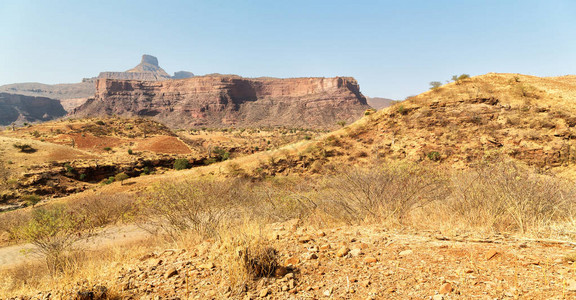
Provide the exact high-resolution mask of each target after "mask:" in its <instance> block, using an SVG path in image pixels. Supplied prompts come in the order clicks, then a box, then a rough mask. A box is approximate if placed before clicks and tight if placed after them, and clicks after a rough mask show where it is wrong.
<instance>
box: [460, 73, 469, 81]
mask: <svg viewBox="0 0 576 300" xmlns="http://www.w3.org/2000/svg"><path fill="white" fill-rule="evenodd" d="M468 78H470V75H468V74H462V75H460V76H458V81H460V80H464V79H468Z"/></svg>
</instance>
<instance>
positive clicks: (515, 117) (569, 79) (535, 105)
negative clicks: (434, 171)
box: [260, 73, 576, 177]
mask: <svg viewBox="0 0 576 300" xmlns="http://www.w3.org/2000/svg"><path fill="white" fill-rule="evenodd" d="M574 126H576V76H564V77H549V78H540V77H534V76H526V75H519V74H495V73H490V74H486V75H482V76H477V77H473V78H469V79H464V80H461V81H458V82H452V83H449V84H446V85H444V86H441V87H439V88H437V89H434V90H430V91H428V92H425V93H422V94H420V95H418V96H414V97H411V98H409V99H407V100H406V101H403V102H400V103H397V104H395V105H393V106H391V107H388V108H385V109H382V110H380V111H378V112H375V113H372V114H369V113H368V112H367V115H366V116H364V117H363V118H362V119H361V120H359V121H357V122H355V123H354V124H351V125H349V126H346V127H345V128H343V129H341V130H338V131H335V132H332V133H330V134H328V135H327V136H325V137H324V138H322V139H319V140H317V141H310V142H309V143H307V144H305V145H302V146H301V147H299V148H298V149H297V150H295V151H291V152H290V153H289V154H287V155H286V160H288V161H294V162H297V163H294V164H292V165H293V166H294V165H302V162H303V164H304V165H305V166H306V168H304V169H302V170H301V171H304V172H306V171H310V170H312V171H314V170H316V169H318V168H319V167H320V165H326V164H330V163H334V164H339V163H343V162H344V163H346V162H348V163H350V164H358V163H373V162H374V161H379V160H392V161H397V160H406V161H412V162H421V163H433V164H441V165H446V166H449V167H450V168H457V169H462V168H465V167H467V166H470V165H472V164H475V163H478V162H481V161H486V160H490V159H494V158H498V157H500V158H501V157H508V158H512V159H514V160H518V161H521V162H524V163H526V164H528V165H531V166H534V167H536V168H538V169H540V170H541V171H547V170H554V171H555V172H556V173H562V174H564V175H566V176H570V177H573V176H575V174H574V170H573V168H572V167H573V166H574V163H575V162H576V135H575V134H576V129H575V127H574ZM312 164H315V165H314V167H312ZM269 165H270V164H265V166H260V168H264V169H267V168H268V169H274V168H275V167H274V166H269Z"/></svg>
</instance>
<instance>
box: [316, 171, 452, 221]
mask: <svg viewBox="0 0 576 300" xmlns="http://www.w3.org/2000/svg"><path fill="white" fill-rule="evenodd" d="M336 174H337V175H334V176H331V177H328V179H327V182H326V187H325V188H326V190H325V193H324V194H323V195H321V199H320V203H319V205H320V208H321V209H322V210H324V211H325V212H326V213H328V215H331V216H333V217H335V218H337V219H340V220H343V221H345V222H347V223H354V222H359V221H367V220H371V221H386V220H391V219H394V220H395V221H398V222H402V219H404V218H405V217H406V216H407V215H408V213H409V212H410V211H411V210H413V209H415V208H417V207H420V206H423V205H425V204H426V203H429V202H431V201H434V200H437V199H440V198H441V197H442V196H443V195H445V194H446V193H447V189H446V184H445V179H444V178H443V177H442V176H441V175H440V173H438V172H434V171H432V170H428V169H425V168H422V167H419V166H416V165H401V164H395V165H384V166H379V167H372V168H360V167H348V168H342V169H340V170H337V172H336Z"/></svg>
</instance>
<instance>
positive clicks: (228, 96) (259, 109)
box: [71, 75, 370, 128]
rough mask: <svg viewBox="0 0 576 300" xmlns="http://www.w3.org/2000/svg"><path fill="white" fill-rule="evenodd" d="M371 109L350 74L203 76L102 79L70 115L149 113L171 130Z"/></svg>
mask: <svg viewBox="0 0 576 300" xmlns="http://www.w3.org/2000/svg"><path fill="white" fill-rule="evenodd" d="M368 108H370V107H369V106H368V105H367V104H366V98H365V97H364V96H363V95H362V94H361V93H360V88H359V86H358V83H357V82H356V80H354V79H353V78H349V77H335V78H290V79H277V78H242V77H239V76H233V75H227V76H201V77H193V78H187V79H179V80H166V81H157V82H151V81H128V80H113V79H100V80H98V82H97V85H96V95H95V97H94V98H93V99H89V100H88V101H87V102H86V103H85V104H84V105H82V106H80V107H78V108H76V109H75V110H74V111H73V112H72V113H71V115H73V116H80V117H82V116H86V117H87V116H98V115H118V116H150V117H153V118H154V119H156V120H158V121H160V122H162V123H164V124H166V125H169V126H171V127H175V128H187V127H195V126H207V127H225V126H237V127H249V126H297V127H308V128H312V127H333V126H334V125H335V124H336V122H338V121H341V120H345V121H347V122H352V121H354V120H356V119H357V118H359V117H360V116H361V115H362V114H363V112H364V111H365V110H366V109H368Z"/></svg>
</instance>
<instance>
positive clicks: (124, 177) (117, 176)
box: [114, 172, 130, 185]
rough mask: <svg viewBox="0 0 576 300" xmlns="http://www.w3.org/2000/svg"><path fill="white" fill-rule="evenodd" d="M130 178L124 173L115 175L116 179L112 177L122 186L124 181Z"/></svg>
mask: <svg viewBox="0 0 576 300" xmlns="http://www.w3.org/2000/svg"><path fill="white" fill-rule="evenodd" d="M128 178H130V176H128V175H127V174H126V173H124V172H122V173H118V174H116V177H114V179H115V180H116V181H120V185H124V180H126V179H128Z"/></svg>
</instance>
